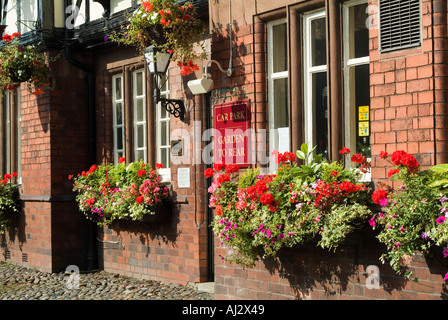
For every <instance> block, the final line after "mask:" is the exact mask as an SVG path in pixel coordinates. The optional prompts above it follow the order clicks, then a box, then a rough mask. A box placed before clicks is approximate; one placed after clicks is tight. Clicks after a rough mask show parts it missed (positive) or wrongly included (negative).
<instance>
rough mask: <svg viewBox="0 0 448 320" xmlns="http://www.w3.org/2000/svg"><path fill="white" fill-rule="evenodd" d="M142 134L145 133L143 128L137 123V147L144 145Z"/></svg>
mask: <svg viewBox="0 0 448 320" xmlns="http://www.w3.org/2000/svg"><path fill="white" fill-rule="evenodd" d="M144 135H145V128H144V127H143V126H141V125H139V126H138V127H137V141H136V142H137V143H136V145H137V148H144V147H145V140H144Z"/></svg>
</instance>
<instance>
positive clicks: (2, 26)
mask: <svg viewBox="0 0 448 320" xmlns="http://www.w3.org/2000/svg"><path fill="white" fill-rule="evenodd" d="M6 27H7V25H5V24H1V25H0V36H1V37H2V36H3V32H5V29H6Z"/></svg>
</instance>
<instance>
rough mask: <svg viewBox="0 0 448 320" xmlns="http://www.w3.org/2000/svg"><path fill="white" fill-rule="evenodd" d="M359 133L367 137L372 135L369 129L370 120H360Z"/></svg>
mask: <svg viewBox="0 0 448 320" xmlns="http://www.w3.org/2000/svg"><path fill="white" fill-rule="evenodd" d="M358 128H359V133H358V135H359V136H360V137H367V136H369V135H370V132H369V131H370V130H369V122H368V121H362V122H359V127H358Z"/></svg>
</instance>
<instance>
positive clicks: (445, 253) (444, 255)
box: [443, 247, 448, 258]
mask: <svg viewBox="0 0 448 320" xmlns="http://www.w3.org/2000/svg"><path fill="white" fill-rule="evenodd" d="M443 257H444V258H446V257H448V247H446V248H444V249H443Z"/></svg>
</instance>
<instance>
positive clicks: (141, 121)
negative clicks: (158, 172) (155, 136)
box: [132, 69, 147, 163]
mask: <svg viewBox="0 0 448 320" xmlns="http://www.w3.org/2000/svg"><path fill="white" fill-rule="evenodd" d="M132 82H133V86H132V88H133V94H132V95H133V104H134V108H133V111H134V112H133V120H134V144H133V146H134V160H135V161H140V160H143V162H145V163H146V162H147V152H146V151H147V135H146V103H145V99H146V94H145V90H146V89H145V70H144V69H140V70H136V71H134V72H132Z"/></svg>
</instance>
